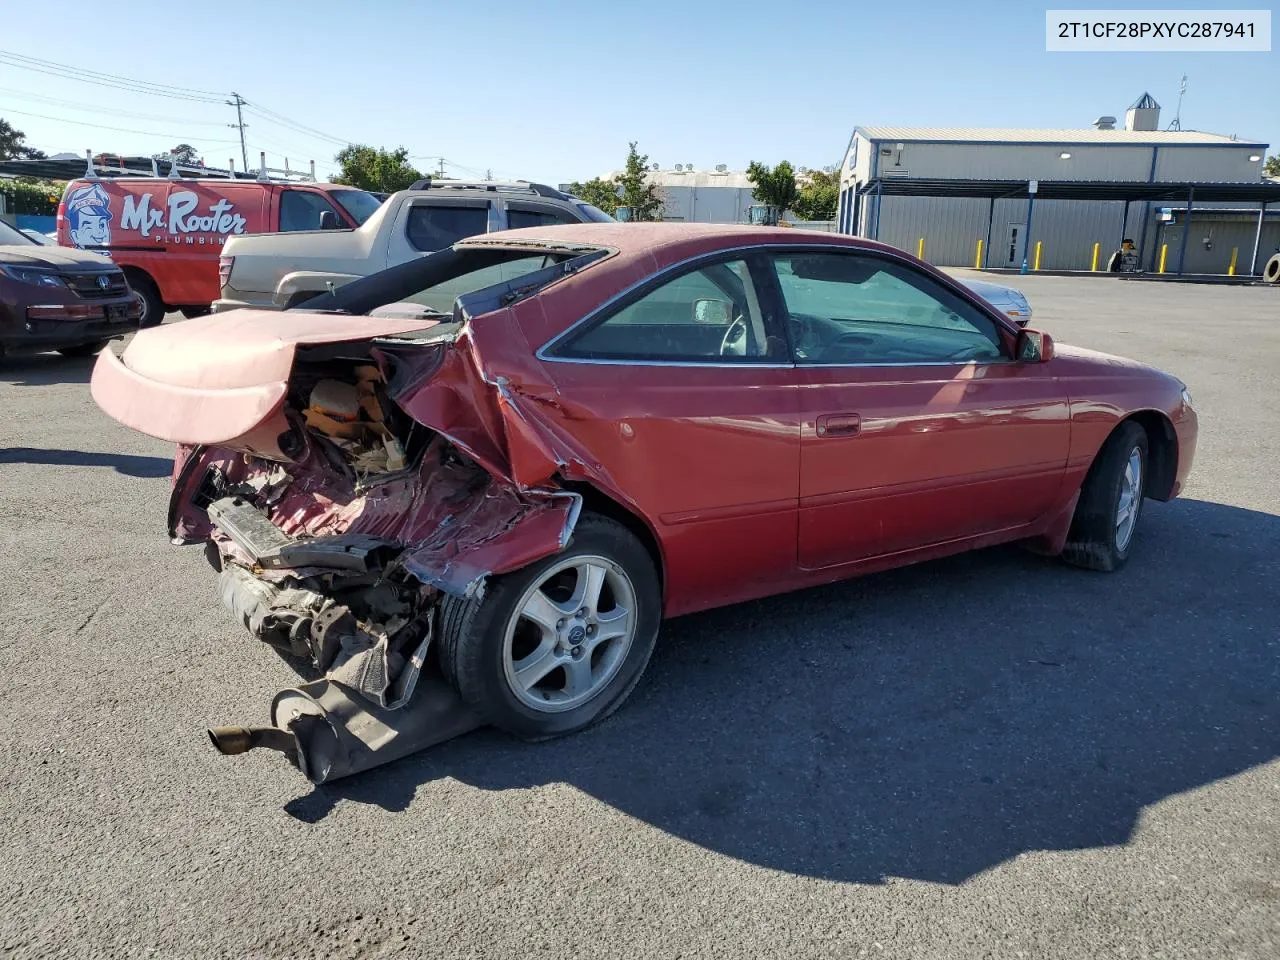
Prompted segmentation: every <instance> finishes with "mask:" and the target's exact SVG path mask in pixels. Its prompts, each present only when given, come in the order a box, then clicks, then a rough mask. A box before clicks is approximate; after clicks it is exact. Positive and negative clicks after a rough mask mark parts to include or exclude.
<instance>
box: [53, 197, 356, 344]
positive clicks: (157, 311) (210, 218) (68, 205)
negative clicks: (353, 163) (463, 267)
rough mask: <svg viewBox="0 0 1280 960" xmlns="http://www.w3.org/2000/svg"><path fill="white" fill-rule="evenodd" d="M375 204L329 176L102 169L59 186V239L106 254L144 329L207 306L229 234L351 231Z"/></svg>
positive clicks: (212, 297)
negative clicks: (138, 308) (129, 290)
mask: <svg viewBox="0 0 1280 960" xmlns="http://www.w3.org/2000/svg"><path fill="white" fill-rule="evenodd" d="M377 208H378V201H377V200H376V199H375V198H374V197H373V196H372V195H370V194H368V193H366V192H365V191H363V190H356V189H354V188H352V187H344V186H339V185H337V184H331V183H312V182H303V181H296V180H268V179H259V180H248V179H241V180H232V179H228V178H226V177H222V178H216V177H208V178H199V179H193V178H188V177H139V176H129V177H114V178H110V177H107V176H105V175H104V176H102V177H96V176H95V177H93V178H82V179H79V180H72V181H71V182H70V183H68V184H67V187H66V190H65V191H64V192H63V195H62V201H61V203H59V204H58V242H59V243H60V244H61V245H62V246H64V247H78V248H80V249H82V250H93V251H97V252H100V253H105V254H108V255H109V256H110V257H111V258H112V259H113V260H115V262H116V263H117V264H119V265H120V267H121V268H122V269H123V270H124V272H125V275H126V276H127V277H128V278H129V284H130V286H132V287H133V289H134V290H136V291H137V292H138V295H139V296H140V297H141V298H142V303H143V316H142V322H143V325H144V326H153V325H155V324H158V323H160V321H161V320H163V319H164V315H165V313H166V312H168V311H171V310H180V311H182V314H183V315H184V316H187V317H194V316H200V315H201V314H204V313H208V312H209V309H210V305H211V304H212V303H213V301H214V300H215V299H217V297H218V288H219V276H218V257H219V256H220V255H221V254H222V247H223V244H224V243H226V242H227V241H228V239H229V238H232V237H237V236H241V235H243V234H251V233H279V232H284V233H295V232H299V233H300V232H306V231H318V230H321V229H324V228H337V227H347V228H353V227H357V226H359V225H360V224H362V223H364V221H365V220H367V219H368V218H369V217H370V216H371V215H372V214H373V212H374V211H375V210H376V209H377Z"/></svg>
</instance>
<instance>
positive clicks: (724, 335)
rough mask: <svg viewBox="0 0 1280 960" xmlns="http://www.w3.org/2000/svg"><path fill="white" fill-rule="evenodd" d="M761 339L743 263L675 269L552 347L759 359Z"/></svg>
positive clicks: (657, 356)
mask: <svg viewBox="0 0 1280 960" xmlns="http://www.w3.org/2000/svg"><path fill="white" fill-rule="evenodd" d="M777 346H778V344H777V342H776V341H770V340H769V339H768V338H767V337H766V336H765V329H764V321H763V317H762V315H761V311H760V302H759V299H758V298H757V295H756V290H755V287H754V286H753V284H752V282H751V274H750V272H749V271H748V269H747V264H746V261H744V260H731V261H728V262H725V263H715V264H710V265H708V266H705V267H702V268H700V269H697V270H692V271H690V272H688V273H684V274H681V275H680V276H678V277H676V278H675V279H673V280H669V281H667V282H666V283H664V284H662V285H661V286H659V287H657V288H656V289H653V290H650V291H649V292H648V293H646V294H644V295H643V296H641V297H640V298H639V299H637V300H634V301H632V302H631V303H629V304H627V305H626V306H624V307H622V308H621V309H619V310H617V311H616V312H614V313H612V314H610V315H609V316H608V317H606V318H605V319H604V320H603V321H601V322H599V323H596V324H594V325H593V326H591V327H590V328H588V329H587V330H585V331H583V332H582V333H579V334H578V335H577V336H576V337H574V338H573V339H572V340H571V341H570V342H569V344H568V346H567V347H565V348H563V349H562V350H560V351H559V353H560V354H561V355H563V356H572V357H581V358H584V359H598V360H604V359H609V360H656V361H660V360H669V361H717V362H718V361H725V360H730V361H739V360H740V361H743V362H751V361H761V360H767V359H771V357H770V355H769V354H770V350H771V349H776V347H777Z"/></svg>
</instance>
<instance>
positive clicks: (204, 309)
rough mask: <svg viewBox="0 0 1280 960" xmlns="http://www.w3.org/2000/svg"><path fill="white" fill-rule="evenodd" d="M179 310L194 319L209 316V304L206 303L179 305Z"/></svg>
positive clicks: (189, 318) (188, 317)
mask: <svg viewBox="0 0 1280 960" xmlns="http://www.w3.org/2000/svg"><path fill="white" fill-rule="evenodd" d="M178 312H179V313H181V314H182V315H183V316H184V317H186V318H187V319H188V320H194V319H195V318H196V317H205V316H208V315H209V305H208V304H207V303H205V304H194V305H191V306H186V307H179V308H178Z"/></svg>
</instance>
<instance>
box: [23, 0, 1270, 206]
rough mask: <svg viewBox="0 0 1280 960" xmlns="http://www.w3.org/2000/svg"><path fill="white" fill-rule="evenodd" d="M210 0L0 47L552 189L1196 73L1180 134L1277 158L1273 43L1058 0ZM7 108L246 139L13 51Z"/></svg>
mask: <svg viewBox="0 0 1280 960" xmlns="http://www.w3.org/2000/svg"><path fill="white" fill-rule="evenodd" d="M1055 5H1056V4H1055ZM1096 5H1097V4H1095V6H1096ZM194 6H196V5H191V4H175V3H164V2H161V3H126V4H120V5H118V6H117V5H108V6H107V7H99V8H98V10H96V11H95V12H93V13H88V12H86V13H81V14H77V15H76V16H75V17H74V18H73V19H72V22H71V23H69V24H59V23H58V22H57V21H58V17H57V16H54V17H53V18H52V19H51V15H50V12H49V9H48V8H46V7H42V6H40V5H39V4H32V3H17V2H12V3H9V4H7V5H6V10H5V14H4V25H5V29H4V31H3V34H2V35H0V48H3V49H5V50H8V51H13V52H17V53H20V54H24V55H26V56H29V57H38V58H43V59H46V60H52V61H57V62H59V63H68V64H72V65H75V66H78V67H82V68H85V69H90V70H98V71H105V72H110V73H115V74H120V75H123V76H126V77H131V78H136V79H139V80H146V81H151V82H156V83H165V84H173V85H179V86H183V87H191V88H197V89H201V90H211V91H230V90H236V91H238V92H240V93H241V94H242V95H243V96H244V97H246V98H247V99H248V100H250V101H251V102H254V103H259V104H261V105H263V106H265V107H267V108H268V109H270V110H273V111H276V112H277V113H279V114H282V115H284V116H286V117H288V118H290V119H292V120H293V121H296V122H298V123H300V124H303V125H305V126H307V127H311V128H314V129H315V130H317V131H321V132H323V133H326V134H329V135H331V136H333V137H336V138H339V139H341V140H353V141H358V142H365V143H371V144H376V145H383V146H397V145H404V146H405V147H407V148H408V149H409V152H410V153H411V154H413V155H415V156H423V157H428V156H429V157H435V156H444V157H445V158H447V159H448V160H449V161H451V162H453V163H454V164H457V165H460V166H453V167H446V169H447V170H450V171H451V172H452V173H453V174H455V175H459V174H461V175H470V174H476V173H480V174H482V173H483V172H484V170H485V169H486V168H491V169H492V170H493V171H494V175H495V176H508V177H524V178H528V179H536V180H542V181H548V182H553V183H554V182H559V181H567V180H572V179H585V178H588V177H591V176H594V175H596V174H599V173H602V172H604V171H606V170H609V169H613V168H616V167H618V166H620V164H621V161H622V159H623V157H624V156H625V153H626V149H627V141H628V140H638V141H639V144H640V149H641V151H642V152H644V153H647V154H649V155H650V157H651V159H652V160H653V161H657V162H660V163H661V164H662V165H663V167H664V168H665V167H670V166H671V165H672V164H675V163H693V164H695V165H696V166H697V167H699V168H703V167H711V166H713V165H714V164H717V163H727V164H728V165H729V166H730V168H731V169H741V168H743V167H745V165H746V164H747V162H748V161H750V160H762V161H765V162H776V161H778V160H781V159H789V160H791V161H792V162H793V163H795V164H796V165H802V164H803V165H807V166H822V165H824V164H829V163H831V164H834V163H838V162H839V161H840V158H841V156H842V154H843V151H844V147H845V145H846V142H847V141H848V138H849V134H850V131H851V130H852V128H853V126H854V125H855V124H864V125H865V124H875V123H897V124H905V125H922V124H947V125H953V126H1009V127H1018V126H1026V127H1084V126H1087V125H1088V124H1089V122H1090V121H1092V120H1093V119H1094V118H1095V117H1096V116H1098V115H1100V114H1104V113H1110V114H1114V115H1116V116H1120V117H1122V116H1123V112H1124V110H1125V108H1126V107H1127V106H1128V105H1129V104H1130V103H1131V102H1132V101H1133V100H1134V99H1136V98H1137V97H1138V96H1139V95H1140V94H1141V93H1142V92H1143V91H1150V92H1151V93H1152V94H1153V95H1154V96H1155V98H1156V99H1157V100H1158V101H1159V102H1160V104H1161V105H1162V106H1163V107H1164V112H1163V114H1162V117H1161V124H1162V126H1163V125H1165V124H1167V123H1168V121H1169V120H1170V119H1171V118H1172V117H1173V113H1174V108H1175V106H1176V104H1177V99H1178V94H1177V81H1178V78H1179V76H1181V75H1182V74H1183V73H1186V74H1188V75H1189V77H1190V87H1189V90H1188V93H1187V96H1186V99H1185V102H1184V105H1183V113H1182V121H1183V127H1184V128H1188V129H1201V130H1210V131H1213V132H1217V133H1226V134H1231V133H1235V134H1238V135H1239V136H1240V137H1241V138H1247V139H1253V140H1260V141H1262V142H1267V143H1270V144H1272V145H1273V147H1272V152H1277V151H1280V98H1278V96H1277V95H1278V94H1280V53H1277V52H1275V51H1273V52H1271V53H1240V54H1227V53H1212V54H1210V53H1200V54H1190V53H1185V54H1184V53H1158V54H1133V53H1118V54H1076V53H1046V52H1045V49H1044V46H1045V37H1044V10H1045V5H1037V4H1028V3H1025V2H1020V3H996V4H988V5H985V6H979V5H977V4H969V3H955V2H938V0H919V2H915V3H911V2H876V3H865V4H864V3H857V2H847V0H846V2H835V0H791V2H786V3H783V2H777V0H771V2H768V3H765V2H761V0H739V2H727V0H725V2H714V3H713V2H705V0H681V2H672V0H643V2H639V3H627V4H622V3H609V2H599V0H596V2H585V0H584V2H578V0H544V2H541V3H530V2H508V0H483V2H473V3H449V4H442V3H434V2H416V3H414V2H409V0H366V2H364V3H361V4H353V3H349V2H348V3H336V2H328V0H314V2H306V3H299V2H290V3H287V4H285V3H276V2H269V0H262V2H258V3H249V4H244V3H234V2H232V3H222V4H219V3H214V4H200V5H199V6H200V7H201V8H202V11H203V12H197V11H196V10H195V9H193V7H194ZM1170 6H1190V5H1177V4H1171V5H1170ZM1198 6H1199V7H1201V8H1204V7H1207V6H1209V4H1206V3H1204V2H1202V3H1200V4H1199V5H1198ZM1224 6H1226V5H1224ZM1240 6H1243V4H1240ZM1275 19H1276V20H1277V25H1278V26H1280V17H1277V18H1275ZM36 98H42V99H36ZM51 101H58V102H51ZM63 101H66V102H63ZM19 111H22V112H19ZM32 114H40V115H42V116H41V117H38V116H32ZM125 114H134V115H133V116H128V115H125ZM139 115H145V116H139ZM0 117H4V118H6V119H7V120H9V122H10V123H12V124H13V125H14V126H16V127H18V128H19V129H21V130H23V131H25V132H26V134H27V137H28V142H29V143H31V144H33V145H35V146H38V147H40V148H42V149H44V150H46V151H49V152H55V151H63V150H74V151H81V152H82V151H83V150H84V149H85V148H86V147H91V148H93V149H94V150H95V151H111V152H118V153H143V154H146V153H153V152H156V151H159V150H163V149H167V148H168V147H171V146H172V145H173V144H174V143H175V142H177V141H178V140H188V141H190V142H191V143H193V144H195V145H196V146H197V147H198V148H199V149H200V150H201V151H202V152H203V153H204V155H205V156H206V157H207V158H209V160H210V161H213V160H217V161H218V162H219V165H222V164H223V163H224V162H225V158H227V157H231V156H236V157H238V156H239V148H238V144H235V143H233V142H232V141H233V140H234V137H235V131H233V130H230V129H228V128H227V127H226V126H225V124H226V123H228V122H230V121H232V120H234V111H233V110H232V109H231V108H230V107H226V106H221V105H218V104H213V103H199V102H191V101H186V100H175V99H169V98H165V97H158V96H147V95H141V94H133V93H128V92H125V91H120V90H113V89H108V88H103V87H101V86H97V85H92V84H86V83H81V82H75V81H72V80H67V79H61V78H57V77H52V76H47V75H43V74H40V73H34V72H30V71H27V70H22V69H16V68H14V67H12V66H10V65H8V64H0ZM42 117H56V118H59V119H58V120H50V119H43V118H42ZM246 119H247V120H248V122H249V124H250V127H249V130H248V140H249V146H250V151H251V152H250V156H251V159H253V160H255V161H256V156H257V151H258V150H259V149H266V150H267V151H268V160H269V162H270V163H272V164H273V165H278V164H279V163H280V162H281V160H282V158H283V156H284V155H286V154H287V155H288V156H289V158H290V161H291V163H292V164H294V165H296V166H301V165H303V163H304V162H305V161H306V160H309V159H315V160H317V161H319V162H331V161H332V157H333V154H334V152H335V151H336V150H337V149H338V144H336V143H333V142H331V141H328V140H324V139H318V138H316V137H314V136H312V135H311V134H310V133H307V132H302V131H299V130H296V129H289V128H288V127H285V126H281V125H279V124H277V123H273V122H271V121H269V120H267V119H264V118H262V117H259V116H253V115H250V116H247V117H246ZM76 121H79V122H80V123H95V124H101V125H104V126H110V127H120V128H128V129H130V130H134V131H147V132H152V131H154V132H156V133H158V135H148V134H140V133H124V132H116V131H112V130H106V129H97V128H92V127H85V126H77V123H76ZM197 138H199V139H197ZM216 141H222V142H216ZM433 162H434V161H432V160H425V159H424V160H421V161H418V164H419V166H420V167H422V168H424V169H425V168H426V167H429V166H431V165H432V164H433ZM320 169H321V171H322V172H331V171H332V169H333V168H332V166H324V165H322V166H321V168H320Z"/></svg>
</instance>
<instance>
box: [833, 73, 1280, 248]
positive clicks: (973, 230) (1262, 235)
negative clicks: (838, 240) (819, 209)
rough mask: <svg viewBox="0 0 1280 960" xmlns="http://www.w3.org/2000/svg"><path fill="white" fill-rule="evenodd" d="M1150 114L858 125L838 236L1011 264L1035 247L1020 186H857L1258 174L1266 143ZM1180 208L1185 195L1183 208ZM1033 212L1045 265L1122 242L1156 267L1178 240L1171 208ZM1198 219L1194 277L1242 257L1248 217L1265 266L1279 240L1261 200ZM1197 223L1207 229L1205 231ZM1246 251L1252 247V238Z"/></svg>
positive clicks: (1108, 206) (1046, 207)
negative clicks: (965, 191) (985, 191)
mask: <svg viewBox="0 0 1280 960" xmlns="http://www.w3.org/2000/svg"><path fill="white" fill-rule="evenodd" d="M1159 117H1160V106H1159V104H1158V103H1156V101H1155V100H1154V98H1152V97H1151V96H1150V95H1149V94H1143V96H1142V97H1140V98H1139V99H1138V100H1137V101H1135V102H1134V104H1133V105H1132V106H1131V107H1130V108H1129V110H1128V112H1127V114H1126V116H1125V123H1124V127H1123V128H1121V129H1117V128H1116V120H1115V118H1114V117H1099V118H1098V119H1097V120H1096V121H1094V123H1093V125H1092V126H1090V127H1086V128H1082V129H1046V130H1036V129H990V128H962V127H896V126H875V127H856V128H854V131H853V136H852V137H851V138H850V140H849V145H848V148H847V150H846V152H845V157H844V163H843V166H842V168H841V185H840V186H841V190H840V212H839V229H840V232H842V233H851V234H857V235H860V236H874V237H876V238H877V239H879V240H882V241H884V242H886V243H890V244H893V245H895V246H898V247H901V248H903V249H906V250H909V251H910V252H912V253H916V252H917V251H918V250H920V249H921V246H923V252H924V257H925V259H927V260H929V261H930V262H932V263H935V264H940V265H947V266H974V265H975V264H979V265H981V266H984V267H991V268H1018V267H1020V266H1021V265H1022V263H1023V260H1024V258H1026V259H1027V260H1029V261H1031V262H1032V263H1033V264H1034V257H1035V252H1036V251H1035V250H1034V249H1032V250H1028V249H1027V248H1026V245H1025V242H1026V230H1027V222H1028V207H1029V205H1030V202H1031V201H1030V197H1029V195H1028V192H1027V190H1025V189H1024V190H1021V191H1020V194H1021V195H1019V196H1009V197H1001V198H986V199H984V198H980V197H976V196H959V197H939V196H893V195H876V194H874V193H868V192H866V186H867V185H868V184H874V183H876V182H877V181H883V182H888V181H889V179H890V178H907V179H917V178H919V179H954V180H1005V181H1021V182H1022V183H1024V184H1030V183H1031V182H1032V181H1040V180H1044V181H1090V182H1094V183H1141V184H1149V183H1191V182H1210V181H1212V182H1231V183H1244V182H1253V183H1258V182H1259V181H1260V180H1261V178H1262V163H1263V159H1264V157H1265V155H1266V150H1267V144H1265V143H1258V142H1254V141H1249V140H1239V139H1237V138H1235V137H1234V136H1225V135H1221V134H1213V133H1203V132H1200V131H1194V130H1159V129H1158V126H1159ZM1186 205H1187V204H1186V202H1185V200H1184V202H1183V203H1182V204H1181V206H1182V207H1185V206H1186ZM1214 206H1217V207H1235V208H1236V209H1235V210H1234V212H1230V213H1228V212H1226V211H1222V210H1219V211H1217V212H1215V213H1214V214H1213V217H1214V219H1213V220H1212V221H1210V220H1209V219H1206V220H1204V221H1201V220H1200V219H1199V217H1200V215H1201V214H1202V213H1207V211H1208V210H1209V209H1212V208H1213V207H1214ZM1034 213H1035V229H1034V243H1038V244H1039V255H1040V267H1041V268H1042V269H1046V270H1048V269H1059V270H1089V269H1091V267H1092V266H1093V264H1094V259H1093V257H1094V245H1095V243H1096V244H1099V246H1100V249H1101V250H1102V251H1103V253H1102V258H1103V263H1104V264H1105V259H1106V256H1107V255H1108V254H1110V252H1111V251H1112V250H1114V249H1115V248H1116V247H1118V246H1119V242H1120V240H1121V239H1122V238H1123V237H1131V238H1133V239H1134V241H1135V242H1136V243H1137V245H1138V252H1139V256H1140V258H1141V262H1142V264H1143V266H1144V267H1145V268H1146V269H1155V268H1156V266H1157V259H1158V252H1159V249H1160V248H1161V247H1162V246H1163V245H1164V244H1166V243H1170V242H1171V241H1173V242H1177V243H1179V245H1180V242H1181V237H1180V236H1178V235H1177V230H1178V222H1179V213H1178V212H1177V210H1176V209H1173V210H1171V209H1170V207H1169V205H1167V204H1166V205H1162V204H1161V203H1159V202H1153V201H1149V200H1148V201H1143V202H1137V203H1125V202H1122V201H1119V200H1093V199H1090V200H1079V199H1059V200H1040V201H1039V202H1036V203H1035V204H1034ZM1195 214H1196V219H1195V223H1196V225H1195V226H1193V228H1192V230H1191V237H1192V238H1193V239H1194V243H1193V244H1191V245H1189V246H1190V248H1191V250H1192V251H1193V252H1194V261H1192V259H1191V257H1190V255H1188V258H1187V259H1188V264H1189V265H1190V266H1194V268H1195V272H1213V273H1226V272H1227V268H1228V265H1229V260H1230V258H1231V256H1232V251H1233V250H1237V253H1238V255H1240V256H1243V255H1244V254H1245V253H1246V251H1244V250H1238V248H1239V247H1240V246H1241V244H1242V243H1245V242H1248V241H1252V240H1253V239H1254V237H1253V236H1250V234H1251V233H1252V232H1254V226H1255V222H1256V223H1257V225H1258V226H1259V231H1258V233H1259V236H1258V239H1259V244H1260V252H1261V254H1262V259H1263V260H1264V261H1265V259H1266V256H1267V255H1269V253H1270V252H1273V251H1274V249H1275V248H1277V247H1278V246H1280V217H1278V218H1275V219H1271V218H1267V219H1266V222H1265V223H1264V222H1263V218H1262V216H1260V212H1259V206H1258V205H1247V206H1246V207H1245V209H1240V204H1227V203H1219V204H1216V205H1208V206H1207V207H1205V208H1202V206H1201V205H1200V204H1196V205H1195ZM1182 216H1183V217H1185V210H1183V211H1182ZM1122 221H1123V222H1122ZM1201 223H1203V224H1204V225H1205V229H1206V230H1210V231H1211V232H1209V233H1204V231H1202V230H1201V229H1200V224H1201ZM988 230H989V235H988ZM1166 231H1169V234H1168V235H1166ZM1202 233H1203V236H1202V235H1201V234H1202ZM1215 237H1216V238H1218V239H1215ZM1242 238H1243V239H1242ZM979 242H981V247H980V246H979ZM1247 253H1249V254H1251V253H1252V243H1251V242H1250V243H1249V246H1248V250H1247ZM1179 266H1181V264H1180V265H1179ZM1248 266H1249V264H1248V261H1247V259H1246V260H1245V263H1244V269H1243V270H1241V271H1240V272H1245V273H1247V272H1248V269H1247V268H1248Z"/></svg>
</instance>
